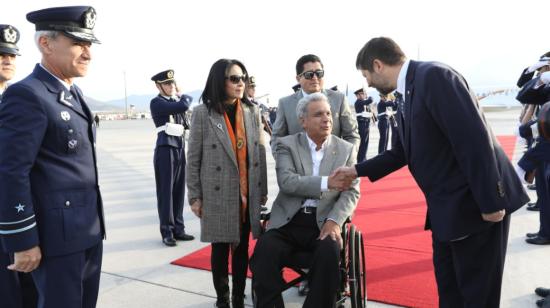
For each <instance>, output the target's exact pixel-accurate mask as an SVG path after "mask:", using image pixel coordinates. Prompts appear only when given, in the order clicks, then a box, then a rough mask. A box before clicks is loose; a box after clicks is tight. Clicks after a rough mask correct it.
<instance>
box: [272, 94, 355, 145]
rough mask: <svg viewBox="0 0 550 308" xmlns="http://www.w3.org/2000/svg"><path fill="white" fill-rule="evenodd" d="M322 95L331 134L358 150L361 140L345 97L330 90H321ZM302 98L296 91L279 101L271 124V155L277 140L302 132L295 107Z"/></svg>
mask: <svg viewBox="0 0 550 308" xmlns="http://www.w3.org/2000/svg"><path fill="white" fill-rule="evenodd" d="M323 94H325V95H326V96H327V97H328V101H329V104H330V111H331V112H332V134H333V135H335V136H338V137H340V138H342V139H344V140H346V141H347V142H349V143H351V144H353V145H354V146H355V149H358V148H359V142H360V141H361V140H360V138H359V132H358V130H357V120H356V119H355V115H354V114H353V113H352V112H351V109H350V107H349V104H348V100H347V98H346V96H345V95H344V94H343V93H341V92H338V91H333V90H330V89H327V90H323ZM303 97H304V95H303V92H302V91H298V92H296V93H294V94H292V95H289V96H287V97H283V98H281V99H280V100H279V107H278V108H277V118H276V120H275V123H273V131H272V135H271V151H272V152H273V154H275V144H276V143H277V139H278V138H281V137H284V136H288V135H294V134H296V133H298V132H302V131H304V129H303V128H302V124H300V121H299V119H298V115H296V106H297V105H298V101H299V100H300V99H302V98H303Z"/></svg>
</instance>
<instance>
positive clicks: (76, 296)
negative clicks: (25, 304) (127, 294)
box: [32, 241, 103, 308]
mask: <svg viewBox="0 0 550 308" xmlns="http://www.w3.org/2000/svg"><path fill="white" fill-rule="evenodd" d="M102 255H103V242H102V241H100V242H99V243H98V244H97V245H95V246H92V247H90V248H88V249H86V250H82V251H78V252H75V253H71V254H68V255H61V256H54V257H43V258H42V261H41V262H40V266H39V267H38V268H37V269H36V270H34V271H33V272H32V277H33V279H34V283H35V284H36V289H37V290H38V307H39V308H60V307H62V308H94V307H95V306H96V302H97V295H98V292H99V278H100V275H101V260H102Z"/></svg>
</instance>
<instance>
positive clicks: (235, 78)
mask: <svg viewBox="0 0 550 308" xmlns="http://www.w3.org/2000/svg"><path fill="white" fill-rule="evenodd" d="M225 79H229V81H231V83H232V84H239V82H241V80H242V81H243V82H244V83H246V82H247V81H248V76H246V75H231V76H229V77H225Z"/></svg>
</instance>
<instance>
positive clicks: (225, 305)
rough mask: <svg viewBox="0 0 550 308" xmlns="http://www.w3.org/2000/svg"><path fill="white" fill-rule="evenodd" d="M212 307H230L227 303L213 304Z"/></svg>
mask: <svg viewBox="0 0 550 308" xmlns="http://www.w3.org/2000/svg"><path fill="white" fill-rule="evenodd" d="M214 307H217V308H230V307H231V306H229V303H228V302H216V303H215V304H214Z"/></svg>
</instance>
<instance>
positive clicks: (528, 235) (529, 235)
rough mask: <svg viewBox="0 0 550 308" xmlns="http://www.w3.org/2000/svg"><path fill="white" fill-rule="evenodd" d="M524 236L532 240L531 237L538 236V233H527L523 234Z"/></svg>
mask: <svg viewBox="0 0 550 308" xmlns="http://www.w3.org/2000/svg"><path fill="white" fill-rule="evenodd" d="M525 236H527V237H528V238H533V237H537V236H539V233H538V232H535V233H527V234H525Z"/></svg>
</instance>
